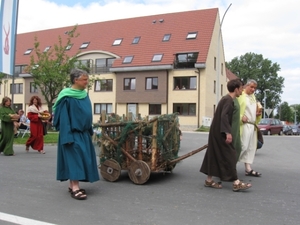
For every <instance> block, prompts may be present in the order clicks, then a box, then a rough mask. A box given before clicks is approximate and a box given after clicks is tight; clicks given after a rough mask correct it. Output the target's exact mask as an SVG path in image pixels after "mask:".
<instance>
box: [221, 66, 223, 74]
mask: <svg viewBox="0 0 300 225" xmlns="http://www.w3.org/2000/svg"><path fill="white" fill-rule="evenodd" d="M221 75H223V63H221Z"/></svg>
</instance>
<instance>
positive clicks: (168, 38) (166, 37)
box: [162, 34, 171, 41]
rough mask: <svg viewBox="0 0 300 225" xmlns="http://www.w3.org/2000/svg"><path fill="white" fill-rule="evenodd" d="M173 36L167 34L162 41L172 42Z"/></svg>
mask: <svg viewBox="0 0 300 225" xmlns="http://www.w3.org/2000/svg"><path fill="white" fill-rule="evenodd" d="M170 38H171V34H165V36H164V37H163V40H162V41H170Z"/></svg>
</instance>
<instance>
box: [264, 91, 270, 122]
mask: <svg viewBox="0 0 300 225" xmlns="http://www.w3.org/2000/svg"><path fill="white" fill-rule="evenodd" d="M267 91H270V89H265V90H264V118H266V104H267V96H266V92H267Z"/></svg>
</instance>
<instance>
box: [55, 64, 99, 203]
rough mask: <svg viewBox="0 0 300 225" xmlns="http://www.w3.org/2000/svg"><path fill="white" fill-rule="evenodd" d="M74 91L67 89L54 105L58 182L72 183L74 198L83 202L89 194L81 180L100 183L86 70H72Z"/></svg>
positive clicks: (71, 76) (71, 189) (70, 188)
mask: <svg viewBox="0 0 300 225" xmlns="http://www.w3.org/2000/svg"><path fill="white" fill-rule="evenodd" d="M70 79H71V83H72V87H71V88H65V89H63V90H62V91H61V92H60V94H59V96H58V98H57V101H56V102H55V105H54V106H53V111H54V121H53V125H54V126H55V128H56V130H58V131H59V139H58V152H57V177H56V178H57V180H60V181H66V180H70V186H69V192H70V193H71V197H72V198H75V199H78V200H83V199H86V198H87V194H86V191H85V190H84V189H80V187H79V181H83V182H95V181H98V180H99V173H98V167H97V160H96V154H95V149H94V145H93V143H92V139H91V136H92V135H93V129H92V122H93V121H92V106H91V101H90V99H89V96H88V95H87V92H86V90H85V89H86V86H87V84H88V75H87V72H86V71H83V70H79V69H74V70H72V71H71V74H70Z"/></svg>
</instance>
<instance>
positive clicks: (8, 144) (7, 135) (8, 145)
mask: <svg viewBox="0 0 300 225" xmlns="http://www.w3.org/2000/svg"><path fill="white" fill-rule="evenodd" d="M9 114H15V112H14V111H13V110H12V109H11V108H10V107H5V106H2V107H1V108H0V120H1V129H2V132H1V137H0V152H3V154H4V155H13V154H14V150H13V143H14V122H13V121H12V120H11V118H10V116H9Z"/></svg>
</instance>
